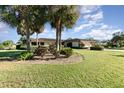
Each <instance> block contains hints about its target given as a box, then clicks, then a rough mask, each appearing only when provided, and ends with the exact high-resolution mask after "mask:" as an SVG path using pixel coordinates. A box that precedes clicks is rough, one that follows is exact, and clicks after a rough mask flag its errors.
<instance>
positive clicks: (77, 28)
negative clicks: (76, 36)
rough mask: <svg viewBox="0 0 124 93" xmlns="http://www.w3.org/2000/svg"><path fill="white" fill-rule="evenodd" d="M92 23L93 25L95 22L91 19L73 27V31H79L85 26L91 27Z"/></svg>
mask: <svg viewBox="0 0 124 93" xmlns="http://www.w3.org/2000/svg"><path fill="white" fill-rule="evenodd" d="M93 25H95V23H94V22H92V21H90V22H89V23H86V24H81V25H80V26H78V27H75V28H74V31H75V32H79V31H81V30H83V29H85V28H91V27H92V26H93Z"/></svg>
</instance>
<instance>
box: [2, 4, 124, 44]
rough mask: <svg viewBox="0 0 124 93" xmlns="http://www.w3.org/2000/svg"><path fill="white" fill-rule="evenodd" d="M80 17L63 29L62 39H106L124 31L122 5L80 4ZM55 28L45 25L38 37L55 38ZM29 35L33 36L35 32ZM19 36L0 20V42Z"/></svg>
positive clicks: (16, 39) (15, 40)
mask: <svg viewBox="0 0 124 93" xmlns="http://www.w3.org/2000/svg"><path fill="white" fill-rule="evenodd" d="M80 12H81V15H80V18H79V19H78V20H77V22H76V24H75V25H74V27H73V28H72V29H65V30H64V31H63V33H62V39H67V38H82V39H84V38H94V39H97V40H107V39H111V38H112V34H113V33H115V32H119V31H124V30H123V29H124V21H123V19H124V6H117V5H116V6H114V5H113V6H112V5H110V6H81V7H80ZM55 36H56V35H55V29H52V28H51V26H50V25H49V24H46V25H45V30H44V32H43V33H41V34H39V37H40V38H55ZM31 37H33V38H35V37H36V34H34V35H32V36H31ZM19 38H20V36H19V35H18V34H17V32H16V29H14V28H11V27H9V26H8V25H7V24H5V23H2V22H0V42H2V41H5V40H13V41H14V42H17V41H18V40H19Z"/></svg>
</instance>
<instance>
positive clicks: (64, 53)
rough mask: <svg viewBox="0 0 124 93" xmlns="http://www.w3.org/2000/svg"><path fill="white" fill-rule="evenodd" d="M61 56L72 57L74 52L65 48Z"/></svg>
mask: <svg viewBox="0 0 124 93" xmlns="http://www.w3.org/2000/svg"><path fill="white" fill-rule="evenodd" d="M60 54H63V55H66V57H70V56H71V55H72V54H73V50H72V49H71V48H64V49H62V50H61V51H60Z"/></svg>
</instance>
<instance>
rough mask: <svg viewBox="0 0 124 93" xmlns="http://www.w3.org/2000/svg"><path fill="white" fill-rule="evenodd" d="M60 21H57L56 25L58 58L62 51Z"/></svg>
mask: <svg viewBox="0 0 124 93" xmlns="http://www.w3.org/2000/svg"><path fill="white" fill-rule="evenodd" d="M59 38H60V19H59V20H58V21H57V24H56V58H57V57H59V51H60V46H59V45H60V42H59Z"/></svg>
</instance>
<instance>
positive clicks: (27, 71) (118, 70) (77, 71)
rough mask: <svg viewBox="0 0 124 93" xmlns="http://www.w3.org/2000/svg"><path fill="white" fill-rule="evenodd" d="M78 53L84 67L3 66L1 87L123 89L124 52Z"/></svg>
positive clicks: (16, 64)
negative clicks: (81, 56) (82, 58)
mask: <svg viewBox="0 0 124 93" xmlns="http://www.w3.org/2000/svg"><path fill="white" fill-rule="evenodd" d="M75 51H76V52H79V53H81V54H82V55H84V57H85V60H84V61H83V62H82V63H76V64H68V65H67V64H65V65H59V64H58V65H53V64H47V65H43V64H18V63H12V62H9V63H7V62H1V63H0V87H45V88H46V87H54V88H56V87H61V88H67V87H71V88H72V87H76V88H78V87H81V88H84V87H87V88H88V87H95V88H99V87H104V88H106V87H122V88H123V87H124V52H117V51H116V52H111V51H88V50H75ZM77 61H78V60H77Z"/></svg>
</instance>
